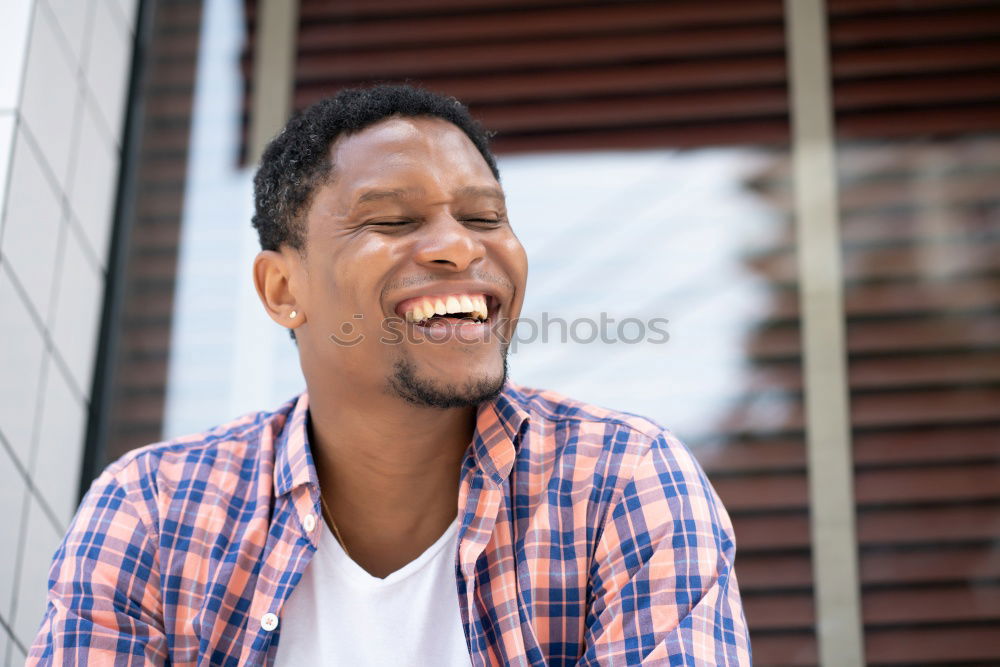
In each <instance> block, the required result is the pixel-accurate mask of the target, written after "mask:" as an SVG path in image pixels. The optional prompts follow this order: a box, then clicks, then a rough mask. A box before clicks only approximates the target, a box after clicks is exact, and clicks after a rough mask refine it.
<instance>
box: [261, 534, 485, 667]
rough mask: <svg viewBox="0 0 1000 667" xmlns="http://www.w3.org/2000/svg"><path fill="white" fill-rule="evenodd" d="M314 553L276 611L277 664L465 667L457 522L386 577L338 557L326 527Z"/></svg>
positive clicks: (466, 655) (282, 666) (340, 551)
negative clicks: (457, 573)
mask: <svg viewBox="0 0 1000 667" xmlns="http://www.w3.org/2000/svg"><path fill="white" fill-rule="evenodd" d="M320 523H321V526H322V529H323V530H322V533H321V535H320V540H319V548H318V549H317V551H316V553H315V554H314V555H313V558H312V561H310V563H309V565H308V566H307V567H306V571H305V572H304V573H303V575H302V579H301V581H299V584H298V585H297V586H296V587H295V590H293V591H292V594H291V596H290V597H289V598H288V601H287V602H285V606H284V608H283V610H282V613H281V621H280V622H281V635H280V637H279V641H278V652H277V655H276V657H275V665H278V666H279V667H286V666H294V667H301V665H350V666H351V667H354V666H355V665H357V666H359V667H362V666H364V665H393V666H394V667H395V666H396V665H401V666H402V665H413V667H418V666H420V667H423V666H425V665H441V666H442V667H452V666H458V665H461V666H462V667H469V665H471V664H472V663H471V660H470V658H469V648H468V646H467V645H466V643H465V631H464V630H463V629H462V618H461V615H460V612H459V609H458V589H457V588H456V585H455V552H456V550H457V541H458V519H457V518H456V519H455V521H453V522H452V524H451V526H449V527H448V529H447V530H445V531H444V534H443V535H441V537H439V538H438V540H437V541H436V542H435V543H434V544H432V545H431V546H430V547H428V548H427V550H426V551H425V552H424V553H422V554H420V556H418V557H417V559H416V560H413V561H411V562H409V563H407V564H406V565H404V566H403V567H402V568H400V569H399V570H396V571H395V572H393V573H392V574H390V575H389V576H387V577H386V578H384V579H379V578H378V577H373V576H372V575H370V574H368V572H366V571H365V570H364V569H363V568H362V567H361V566H360V565H358V564H357V563H355V562H354V561H353V560H351V559H350V557H348V555H347V554H346V553H344V549H343V548H342V547H341V546H340V543H339V542H337V539H336V538H335V537H334V536H333V533H332V532H330V529H329V528H328V527H327V525H326V522H320Z"/></svg>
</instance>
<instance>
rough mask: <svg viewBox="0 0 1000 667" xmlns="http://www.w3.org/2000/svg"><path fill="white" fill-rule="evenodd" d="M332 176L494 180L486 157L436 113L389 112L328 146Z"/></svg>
mask: <svg viewBox="0 0 1000 667" xmlns="http://www.w3.org/2000/svg"><path fill="white" fill-rule="evenodd" d="M330 151H331V159H332V162H333V172H332V177H333V178H332V180H333V182H334V184H335V185H336V184H340V185H341V186H344V187H362V186H364V185H374V184H377V183H383V182H385V181H387V180H393V179H399V178H406V177H412V176H415V175H420V176H427V177H431V178H436V179H438V180H444V181H449V182H457V181H468V180H475V181H488V182H491V183H494V184H495V183H496V179H495V178H494V177H493V173H492V172H491V171H490V168H489V165H487V164H486V160H485V159H484V158H483V156H482V155H481V154H480V153H479V151H478V150H477V149H476V147H475V145H474V144H473V143H472V141H471V140H470V139H469V137H467V136H466V135H465V133H464V132H463V131H462V130H460V129H459V128H458V127H457V126H455V125H453V124H451V123H449V122H448V121H446V120H443V119H440V118H398V117H397V118H388V119H386V120H383V121H380V122H378V123H376V124H374V125H372V126H371V127H368V128H365V129H364V130H361V131H360V132H358V133H356V134H351V135H348V136H344V137H340V138H339V139H338V140H337V141H335V142H334V144H333V146H331V149H330Z"/></svg>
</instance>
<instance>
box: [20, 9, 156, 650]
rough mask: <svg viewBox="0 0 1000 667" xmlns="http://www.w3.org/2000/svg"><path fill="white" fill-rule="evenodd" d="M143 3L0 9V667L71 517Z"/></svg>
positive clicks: (30, 613) (40, 604) (24, 628)
mask: <svg viewBox="0 0 1000 667" xmlns="http://www.w3.org/2000/svg"><path fill="white" fill-rule="evenodd" d="M137 5H138V0H2V1H0V507H2V508H3V509H2V511H3V519H2V520H0V545H3V548H0V664H2V665H18V664H22V663H23V662H24V659H25V652H26V651H27V648H28V647H29V646H30V644H31V641H32V639H33V637H34V634H35V632H36V629H37V626H38V622H39V621H40V620H41V615H42V613H43V611H44V598H45V588H46V580H47V577H48V566H49V562H50V560H51V557H52V554H53V552H54V551H55V549H56V547H57V546H58V543H59V539H60V537H61V536H62V534H63V532H64V531H65V529H66V526H67V524H68V523H69V520H70V519H71V518H72V515H73V513H74V511H75V510H76V500H77V485H78V483H79V476H80V462H81V459H82V455H83V445H84V437H85V429H86V426H87V408H88V401H89V394H90V389H91V383H92V379H93V373H94V360H95V356H96V346H97V335H98V328H99V326H100V313H101V308H102V305H103V304H102V300H103V295H104V288H105V277H106V269H107V262H108V249H109V244H110V233H111V225H112V219H111V218H112V215H113V208H114V206H113V204H114V195H115V187H116V184H117V180H118V168H119V157H120V150H121V144H122V129H123V120H124V117H125V108H126V99H125V96H126V93H127V89H128V77H129V71H130V68H131V61H132V41H133V29H134V23H135V20H136V13H137Z"/></svg>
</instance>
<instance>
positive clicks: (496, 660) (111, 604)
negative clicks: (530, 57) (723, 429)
mask: <svg viewBox="0 0 1000 667" xmlns="http://www.w3.org/2000/svg"><path fill="white" fill-rule="evenodd" d="M307 418H308V396H307V394H302V395H300V396H299V397H297V398H295V399H293V400H291V401H289V402H288V403H286V404H285V405H283V406H282V407H281V408H279V409H278V410H277V411H276V412H272V413H263V412H261V413H254V414H250V415H247V416H244V417H242V418H240V419H237V420H235V421H233V422H230V423H228V424H225V425H224V426H221V427H219V428H216V429H214V430H212V431H210V432H207V433H203V434H199V435H196V436H190V437H183V438H178V439H176V440H172V441H170V442H167V443H162V444H156V445H151V446H149V447H145V448H142V449H139V450H136V451H134V452H131V453H129V454H128V455H126V456H125V457H123V458H122V459H121V460H119V461H118V462H117V463H115V464H113V465H112V466H110V467H109V468H108V469H107V470H106V471H105V472H104V473H103V474H102V475H101V476H100V477H99V478H98V479H97V480H96V481H95V482H94V484H93V486H92V487H91V489H90V491H89V493H88V494H87V496H86V498H85V499H84V501H83V503H82V505H81V506H80V509H79V511H78V512H77V515H76V517H75V519H74V520H73V524H72V526H71V527H70V529H69V532H68V534H67V535H66V537H65V538H64V540H63V542H62V544H61V545H60V547H59V549H58V551H57V552H56V555H55V560H54V562H53V565H52V570H51V573H50V575H49V589H50V590H49V599H48V609H47V611H46V614H45V617H44V619H43V622H42V626H41V630H40V632H39V634H38V637H37V638H36V640H35V643H34V645H33V646H32V647H31V652H30V655H29V659H28V664H58V665H63V664H90V665H105V664H108V665H110V664H116V665H118V664H135V665H139V664H146V663H161V664H162V663H167V662H169V663H172V664H175V665H180V664H212V665H255V664H270V663H271V662H272V661H273V659H274V655H275V652H276V649H277V645H278V642H279V640H280V636H281V625H280V622H278V623H277V625H276V627H272V626H273V625H274V622H275V620H276V619H277V618H280V616H281V609H282V605H283V604H284V603H285V601H286V600H287V599H288V596H289V594H290V593H291V592H292V589H293V588H294V587H295V585H296V584H297V583H298V581H299V579H300V577H301V576H302V573H303V571H304V570H305V568H306V566H307V565H308V564H309V560H310V558H311V557H312V556H313V554H314V553H315V552H316V547H317V542H318V539H319V531H316V530H312V531H309V530H306V528H305V527H304V526H311V525H312V526H314V525H315V523H316V519H317V517H319V516H321V514H320V505H319V502H320V499H319V485H318V482H317V477H316V470H315V468H314V467H313V459H312V455H311V453H310V450H309V443H308V441H307V437H306V433H307V429H306V419H307ZM458 508H459V513H460V514H459V516H460V518H461V525H460V528H459V535H458V553H457V554H456V559H455V581H456V588H457V593H458V599H459V608H460V610H461V614H462V621H463V624H464V627H465V634H466V639H467V642H468V645H469V652H470V655H471V658H472V664H473V665H477V666H479V665H498V664H502V665H571V664H583V665H598V664H600V665H626V664H627V665H632V664H640V663H641V664H664V665H666V664H670V665H749V664H750V644H749V639H748V636H747V630H746V623H745V621H744V618H743V611H742V608H741V605H740V597H739V591H738V589H737V584H736V577H735V574H734V573H733V555H734V549H735V545H734V542H733V532H732V527H731V524H730V522H729V517H728V516H727V515H726V512H725V510H724V509H723V507H722V504H721V503H720V502H719V499H718V497H717V496H716V495H715V492H714V491H713V490H712V487H711V486H710V485H709V483H708V480H707V479H706V478H705V475H704V473H703V472H702V471H701V469H700V468H699V466H698V464H697V463H696V462H695V460H694V459H693V458H692V456H691V454H690V453H689V452H688V450H687V449H686V448H685V447H684V445H682V444H681V443H680V442H679V441H678V440H677V439H676V438H675V437H674V436H673V435H671V434H670V433H669V432H668V431H665V430H664V429H663V428H661V427H659V426H657V425H656V424H654V423H652V422H650V421H648V420H646V419H643V418H641V417H636V416H633V415H628V414H623V413H618V412H612V411H609V410H604V409H600V408H596V407H593V406H589V405H584V404H582V403H578V402H574V401H570V400H568V399H566V398H564V397H562V396H559V395H557V394H554V393H552V392H544V391H536V390H531V389H527V388H522V387H518V386H516V385H512V384H508V385H507V386H506V387H505V389H504V391H503V393H502V394H501V395H500V397H499V398H498V399H497V400H496V401H494V402H492V403H484V404H483V405H482V406H480V408H479V411H478V417H477V423H476V430H475V434H474V437H473V441H472V443H471V446H470V447H469V449H468V451H467V452H466V455H465V458H464V461H463V464H462V471H461V482H460V488H459V498H458ZM272 614H273V615H274V616H271V615H272Z"/></svg>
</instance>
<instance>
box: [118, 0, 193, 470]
mask: <svg viewBox="0 0 1000 667" xmlns="http://www.w3.org/2000/svg"><path fill="white" fill-rule="evenodd" d="M154 5H155V7H154V16H153V27H152V30H151V40H150V42H149V44H148V46H147V48H148V49H149V57H148V70H147V72H146V76H145V83H144V89H143V91H142V95H143V98H144V99H143V104H144V106H143V109H144V118H143V123H142V130H141V136H140V137H138V138H136V139H135V140H137V141H139V143H140V149H139V150H140V155H139V165H138V177H137V179H136V182H137V191H136V192H135V193H134V195H133V196H134V197H135V209H134V210H135V216H134V219H133V220H130V221H126V222H125V224H128V225H129V226H130V231H129V234H128V235H127V238H128V249H127V254H128V259H127V260H126V262H127V264H126V269H125V275H124V281H125V296H124V303H123V306H122V319H121V323H120V326H121V338H120V349H119V351H118V356H117V359H114V360H112V363H113V376H112V386H113V393H112V396H113V401H112V405H111V406H110V411H111V412H110V419H109V426H108V442H107V450H106V459H107V461H106V462H110V461H112V460H114V459H116V458H118V457H119V456H121V455H122V454H124V453H125V452H127V451H129V450H130V449H134V448H136V447H140V446H143V445H147V444H150V443H152V442H156V441H157V440H159V439H160V438H161V434H162V426H163V410H164V402H165V397H166V385H167V362H168V358H169V354H170V329H171V318H172V315H173V299H174V286H175V282H176V281H175V278H176V271H177V252H178V243H179V239H180V223H181V211H182V209H183V204H184V183H185V179H186V174H187V153H188V134H189V131H190V125H191V104H192V99H193V94H194V83H195V69H196V65H197V56H198V38H199V30H200V26H201V9H202V3H201V0H158V1H157V2H155V3H154Z"/></svg>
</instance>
